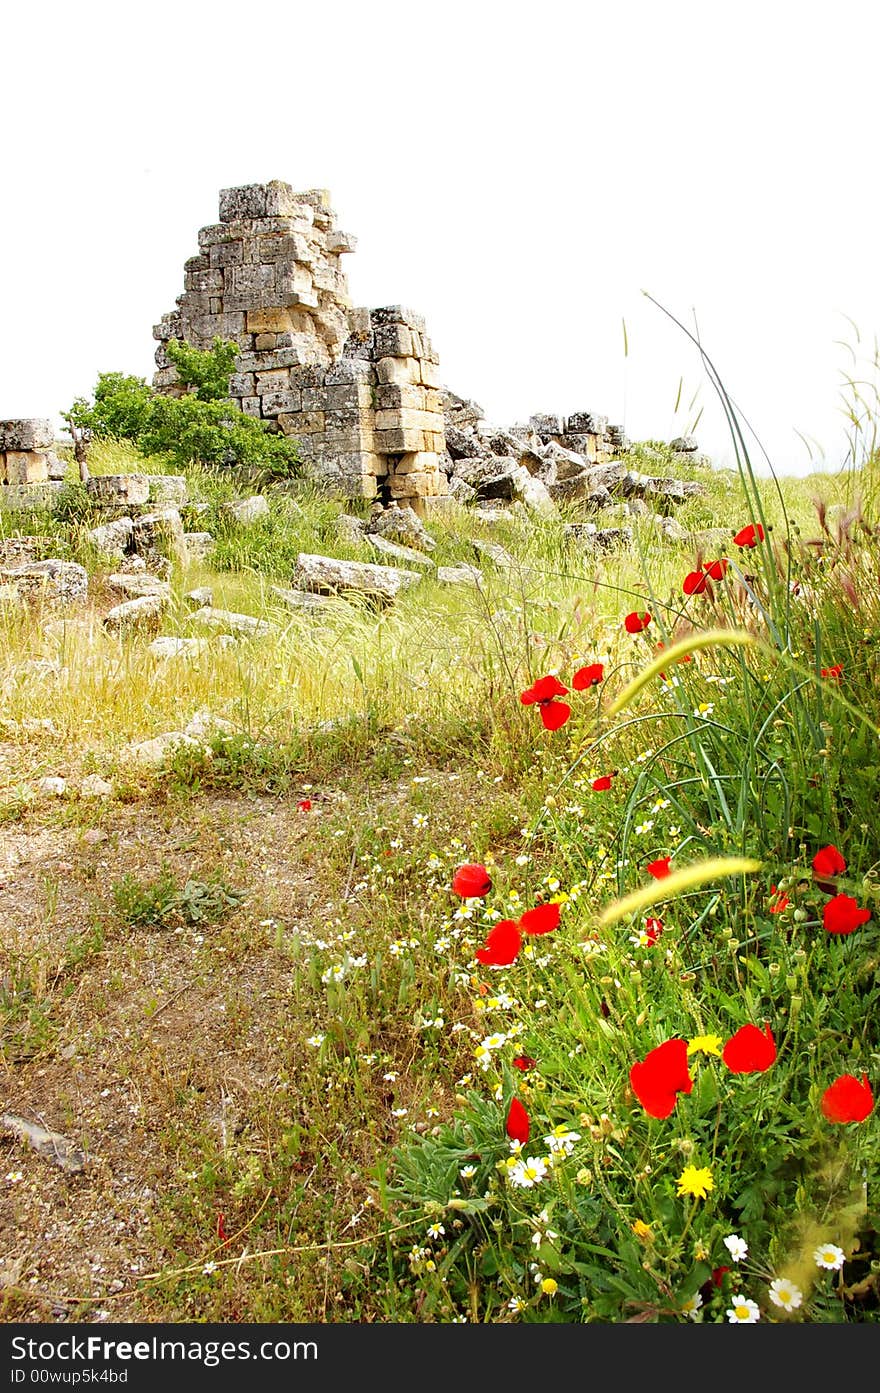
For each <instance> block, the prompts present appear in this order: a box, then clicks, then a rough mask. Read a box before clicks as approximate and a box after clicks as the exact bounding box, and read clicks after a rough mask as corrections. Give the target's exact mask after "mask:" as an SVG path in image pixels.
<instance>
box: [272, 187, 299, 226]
mask: <svg viewBox="0 0 880 1393" xmlns="http://www.w3.org/2000/svg"><path fill="white" fill-rule="evenodd" d="M296 208H297V195H296V194H295V193H294V191H293V188H292V187H291V185H290V184H285V183H284V182H283V181H282V180H281V179H271V180H270V181H269V183H268V184H267V185H266V216H267V217H270V218H272V217H279V218H289V217H291V216H292V214H293V213H294V212H295V211H296Z"/></svg>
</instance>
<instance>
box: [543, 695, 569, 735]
mask: <svg viewBox="0 0 880 1393" xmlns="http://www.w3.org/2000/svg"><path fill="white" fill-rule="evenodd" d="M570 715H571V707H570V706H569V705H568V704H567V703H566V702H564V701H542V702H541V720H542V721H543V722H544V726H545V728H546V729H547V730H559V727H560V726H564V725H565V722H566V721H567V720H568V718H569V716H570Z"/></svg>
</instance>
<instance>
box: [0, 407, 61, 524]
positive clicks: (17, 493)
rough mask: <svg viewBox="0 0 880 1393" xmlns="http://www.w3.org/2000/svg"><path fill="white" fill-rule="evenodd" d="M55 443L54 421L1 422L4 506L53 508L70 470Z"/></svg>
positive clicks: (0, 499) (0, 481) (0, 489)
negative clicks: (55, 453)
mask: <svg viewBox="0 0 880 1393" xmlns="http://www.w3.org/2000/svg"><path fill="white" fill-rule="evenodd" d="M54 441H55V432H54V430H53V429H52V423H51V421H47V420H44V419H41V418H38V419H33V418H27V419H21V420H13V421H0V506H3V507H6V508H49V507H51V506H52V503H53V501H54V499H55V495H56V493H57V492H58V490H59V489H60V488H61V487H62V481H63V479H64V474H65V472H66V469H67V466H66V464H65V463H64V461H63V460H59V459H57V458H56V456H55V455H54V454H53V452H52V446H53V444H54Z"/></svg>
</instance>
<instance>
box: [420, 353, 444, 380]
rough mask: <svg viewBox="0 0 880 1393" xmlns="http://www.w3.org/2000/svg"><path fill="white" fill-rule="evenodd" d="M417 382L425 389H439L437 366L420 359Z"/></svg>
mask: <svg viewBox="0 0 880 1393" xmlns="http://www.w3.org/2000/svg"><path fill="white" fill-rule="evenodd" d="M419 381H420V382H422V383H424V385H425V386H426V387H439V386H440V372H439V369H438V367H437V364H436V363H432V362H429V361H428V360H427V359H426V358H422V359H421V360H420V362H419Z"/></svg>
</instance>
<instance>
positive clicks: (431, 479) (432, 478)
mask: <svg viewBox="0 0 880 1393" xmlns="http://www.w3.org/2000/svg"><path fill="white" fill-rule="evenodd" d="M387 488H388V492H389V494H390V495H391V497H392V498H410V497H412V496H415V497H417V498H433V497H436V496H437V494H439V493H443V492H445V488H444V489H441V487H440V478H439V475H438V474H437V473H436V472H435V471H433V470H432V471H430V472H427V471H424V470H415V471H413V473H411V474H396V473H395V474H389V475H388V480H387Z"/></svg>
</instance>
